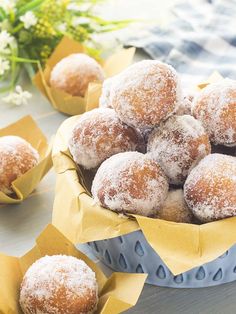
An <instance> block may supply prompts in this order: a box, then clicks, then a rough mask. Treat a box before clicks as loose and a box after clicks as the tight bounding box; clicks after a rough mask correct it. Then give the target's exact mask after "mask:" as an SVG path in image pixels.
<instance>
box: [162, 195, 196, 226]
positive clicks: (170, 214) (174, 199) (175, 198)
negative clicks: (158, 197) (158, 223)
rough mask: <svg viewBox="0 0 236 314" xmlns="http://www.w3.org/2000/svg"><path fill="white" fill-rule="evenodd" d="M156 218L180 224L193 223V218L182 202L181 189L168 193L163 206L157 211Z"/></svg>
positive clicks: (183, 201)
mask: <svg viewBox="0 0 236 314" xmlns="http://www.w3.org/2000/svg"><path fill="white" fill-rule="evenodd" d="M157 218H159V219H163V220H168V221H174V222H181V223H193V222H194V216H193V214H192V212H191V210H190V209H189V208H188V206H187V204H186V202H185V200H184V192H183V190H182V189H178V190H171V191H169V192H168V195H167V198H166V200H165V202H164V205H163V206H162V207H161V208H160V210H159V211H158V214H157Z"/></svg>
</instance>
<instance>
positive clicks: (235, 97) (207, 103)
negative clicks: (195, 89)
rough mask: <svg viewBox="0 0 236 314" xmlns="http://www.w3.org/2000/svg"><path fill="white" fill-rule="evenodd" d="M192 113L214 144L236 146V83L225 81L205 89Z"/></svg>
mask: <svg viewBox="0 0 236 314" xmlns="http://www.w3.org/2000/svg"><path fill="white" fill-rule="evenodd" d="M192 113H193V115H194V116H195V117H196V118H197V119H199V120H200V121H201V122H202V124H203V126H204V128H205V129H206V131H207V133H208V134H209V137H210V140H211V141H212V142H213V143H214V144H222V145H226V146H235V145H236V81H234V80H230V79H225V80H223V81H220V82H218V83H214V84H210V85H208V86H207V87H205V88H204V89H203V90H202V91H201V92H200V94H199V96H198V97H197V98H196V99H195V101H194V104H193V108H192Z"/></svg>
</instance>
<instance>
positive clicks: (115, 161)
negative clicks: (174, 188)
mask: <svg viewBox="0 0 236 314" xmlns="http://www.w3.org/2000/svg"><path fill="white" fill-rule="evenodd" d="M167 192H168V181H167V178H166V176H165V174H164V172H163V171H162V169H161V167H160V166H159V164H158V163H157V162H156V161H155V160H154V159H152V158H151V157H149V156H147V155H144V154H142V153H138V152H126V153H120V154H117V155H114V156H112V157H110V158H109V159H107V160H106V161H104V162H103V163H102V165H101V166H100V167H99V169H98V171H97V173H96V175H95V177H94V180H93V183H92V195H93V198H94V200H95V202H97V203H98V204H100V205H102V206H103V207H106V208H109V209H111V210H113V211H116V212H120V213H129V214H138V215H143V216H155V215H156V213H157V212H158V210H159V208H160V207H161V206H162V204H163V202H164V200H165V198H166V196H167Z"/></svg>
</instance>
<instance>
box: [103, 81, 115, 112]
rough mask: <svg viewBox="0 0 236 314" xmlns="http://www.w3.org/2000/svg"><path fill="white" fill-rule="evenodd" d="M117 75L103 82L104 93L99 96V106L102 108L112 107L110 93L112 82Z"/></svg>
mask: <svg viewBox="0 0 236 314" xmlns="http://www.w3.org/2000/svg"><path fill="white" fill-rule="evenodd" d="M115 79H116V76H113V77H110V78H108V79H106V80H105V81H104V82H103V84H102V94H101V96H100V98H99V107H101V108H112V105H111V100H110V94H111V89H112V84H113V83H114V80H115Z"/></svg>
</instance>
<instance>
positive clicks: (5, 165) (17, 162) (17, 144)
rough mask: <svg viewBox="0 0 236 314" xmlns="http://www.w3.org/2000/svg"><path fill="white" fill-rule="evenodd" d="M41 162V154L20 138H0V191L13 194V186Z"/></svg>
mask: <svg viewBox="0 0 236 314" xmlns="http://www.w3.org/2000/svg"><path fill="white" fill-rule="evenodd" d="M38 162H39V154H38V152H37V150H36V149H34V148H33V147H32V146H31V145H30V143H28V142H27V141H26V140H24V139H23V138H21V137H19V136H2V137H0V191H1V192H3V193H5V194H8V195H10V194H12V193H13V190H12V188H11V184H12V182H13V181H15V180H16V179H18V178H19V177H21V176H22V175H23V174H24V173H26V172H27V171H29V170H30V169H32V168H33V167H34V166H36V165H37V164H38Z"/></svg>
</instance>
